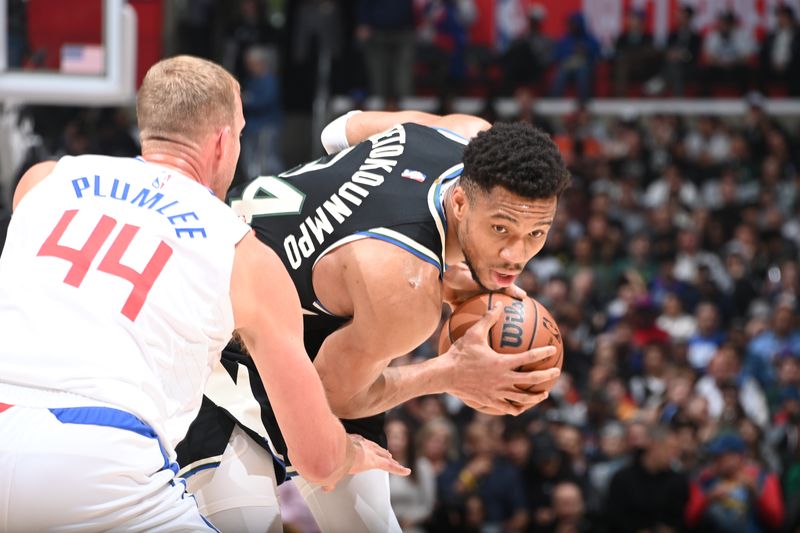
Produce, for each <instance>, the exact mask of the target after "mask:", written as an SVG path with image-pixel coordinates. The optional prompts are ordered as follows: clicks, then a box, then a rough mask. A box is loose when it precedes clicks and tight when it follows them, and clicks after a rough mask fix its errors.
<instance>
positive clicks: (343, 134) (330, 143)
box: [320, 109, 361, 155]
mask: <svg viewBox="0 0 800 533" xmlns="http://www.w3.org/2000/svg"><path fill="white" fill-rule="evenodd" d="M358 113H361V110H359V109H354V110H353V111H350V112H349V113H346V114H344V115H342V116H340V117H339V118H337V119H334V120H333V121H331V123H330V124H328V125H327V126H325V128H324V129H323V130H322V133H321V134H320V141H321V142H322V146H323V147H325V152H326V153H327V154H329V155H330V154H335V153H337V152H341V151H342V150H344V149H345V148H349V147H350V141H348V140H347V121H348V120H350V117H351V116H353V115H355V114H358Z"/></svg>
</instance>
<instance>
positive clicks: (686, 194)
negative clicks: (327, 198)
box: [643, 163, 700, 209]
mask: <svg viewBox="0 0 800 533" xmlns="http://www.w3.org/2000/svg"><path fill="white" fill-rule="evenodd" d="M672 199H676V200H678V202H680V204H681V205H683V206H684V207H688V208H694V207H697V205H698V203H699V201H700V193H699V191H698V190H697V187H696V186H695V184H694V183H692V182H691V181H689V180H687V179H686V178H685V177H684V175H683V172H682V171H681V169H680V167H679V166H678V165H677V164H675V163H672V164H669V165H667V167H666V168H665V169H664V173H663V174H662V176H661V177H659V178H658V179H657V180H655V181H654V182H652V183H651V184H650V185H649V186H648V187H647V190H646V191H645V193H644V198H643V201H644V205H645V207H648V208H650V209H652V208H654V207H659V206H663V205H666V204H667V202H668V201H670V200H672Z"/></svg>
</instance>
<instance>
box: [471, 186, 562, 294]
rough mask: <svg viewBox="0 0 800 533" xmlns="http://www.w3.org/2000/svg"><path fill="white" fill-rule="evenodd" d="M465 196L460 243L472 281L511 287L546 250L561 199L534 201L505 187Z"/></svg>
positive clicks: (495, 287) (485, 285)
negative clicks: (549, 233)
mask: <svg viewBox="0 0 800 533" xmlns="http://www.w3.org/2000/svg"><path fill="white" fill-rule="evenodd" d="M462 190H463V189H462ZM464 197H465V198H464V202H465V205H464V206H463V208H462V209H461V210H460V214H461V216H459V218H460V219H461V221H460V222H461V223H460V224H459V227H458V239H459V241H460V243H461V250H462V251H463V253H464V258H465V261H466V263H467V266H469V268H470V271H471V272H472V277H473V278H474V279H475V281H476V282H477V283H478V284H479V285H481V286H482V287H483V288H484V289H488V290H500V289H502V288H504V287H508V286H510V285H511V284H513V283H514V280H516V279H517V276H518V275H519V274H520V273H521V272H522V269H523V268H525V264H526V263H527V262H528V261H529V260H530V259H531V258H532V257H533V256H534V255H536V254H538V253H539V251H541V249H542V247H543V246H544V243H545V240H546V239H547V233H548V232H549V231H550V227H551V226H552V224H553V218H554V217H555V214H556V207H557V205H558V199H557V198H556V197H552V198H547V199H538V200H530V199H526V198H523V197H521V196H517V195H515V194H513V193H511V192H509V191H507V190H506V189H504V188H502V187H495V188H494V189H492V190H491V191H490V192H489V193H486V192H483V191H480V190H476V191H474V192H473V194H472V195H471V197H468V196H467V195H466V194H464Z"/></svg>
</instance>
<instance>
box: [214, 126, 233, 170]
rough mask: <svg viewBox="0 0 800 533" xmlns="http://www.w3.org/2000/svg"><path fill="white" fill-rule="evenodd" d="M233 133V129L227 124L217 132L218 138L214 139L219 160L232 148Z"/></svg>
mask: <svg viewBox="0 0 800 533" xmlns="http://www.w3.org/2000/svg"><path fill="white" fill-rule="evenodd" d="M231 135H233V130H232V129H231V127H230V126H225V127H223V128H221V129H220V130H219V131H218V132H217V138H216V139H215V140H214V143H215V144H214V155H216V158H217V161H220V160H222V158H224V157H225V156H226V155H227V153H228V150H230V136H231Z"/></svg>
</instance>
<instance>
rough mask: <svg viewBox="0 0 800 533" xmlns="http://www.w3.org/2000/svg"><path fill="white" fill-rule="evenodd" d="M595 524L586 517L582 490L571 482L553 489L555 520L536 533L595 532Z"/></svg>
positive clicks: (537, 529) (538, 529) (563, 483)
mask: <svg viewBox="0 0 800 533" xmlns="http://www.w3.org/2000/svg"><path fill="white" fill-rule="evenodd" d="M594 526H595V524H593V523H591V522H590V521H589V520H588V519H587V517H586V505H585V503H584V497H583V493H582V492H581V488H580V487H579V486H578V485H577V484H575V483H572V482H570V481H565V482H562V483H559V484H558V485H556V486H555V488H554V489H553V520H552V521H551V522H550V523H549V524H546V525H544V526H543V527H539V528H536V529H535V530H534V531H542V532H544V533H583V532H589V531H595V527H594Z"/></svg>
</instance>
